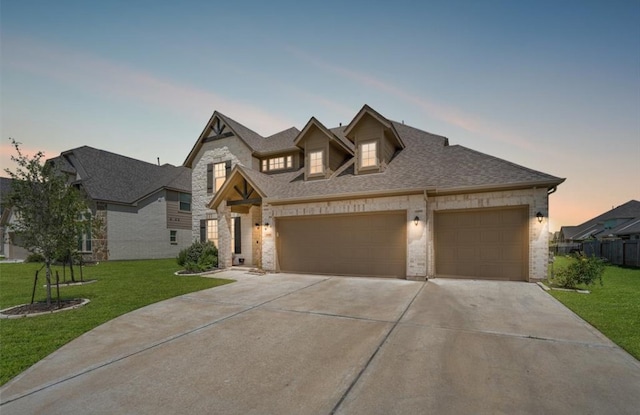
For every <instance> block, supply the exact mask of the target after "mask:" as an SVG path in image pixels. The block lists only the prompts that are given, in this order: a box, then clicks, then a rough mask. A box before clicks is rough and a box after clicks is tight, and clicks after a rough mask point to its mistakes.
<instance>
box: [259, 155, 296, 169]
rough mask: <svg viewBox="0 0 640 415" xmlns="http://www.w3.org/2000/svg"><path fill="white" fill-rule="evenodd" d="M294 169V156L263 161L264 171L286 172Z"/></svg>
mask: <svg viewBox="0 0 640 415" xmlns="http://www.w3.org/2000/svg"><path fill="white" fill-rule="evenodd" d="M291 168H293V156H282V157H273V158H270V159H266V160H262V171H272V170H284V169H291Z"/></svg>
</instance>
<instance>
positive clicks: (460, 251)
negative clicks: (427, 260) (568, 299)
mask: <svg viewBox="0 0 640 415" xmlns="http://www.w3.org/2000/svg"><path fill="white" fill-rule="evenodd" d="M527 216H528V208H527V207H515V208H503V209H469V210H461V211H443V212H436V213H435V217H434V234H435V236H434V238H435V254H436V275H438V276H448V277H451V276H454V277H456V276H457V277H461V278H470V277H471V278H486V279H506V280H527V279H528V227H527V224H528V220H527Z"/></svg>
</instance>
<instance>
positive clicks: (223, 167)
mask: <svg viewBox="0 0 640 415" xmlns="http://www.w3.org/2000/svg"><path fill="white" fill-rule="evenodd" d="M230 171H231V160H227V161H223V162H222V163H215V164H214V163H209V164H207V193H213V192H217V191H218V190H220V188H221V187H222V185H223V184H224V181H225V180H226V179H227V175H228V174H229V172H230Z"/></svg>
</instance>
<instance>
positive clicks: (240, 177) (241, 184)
mask: <svg viewBox="0 0 640 415" xmlns="http://www.w3.org/2000/svg"><path fill="white" fill-rule="evenodd" d="M263 197H265V194H264V191H263V190H260V189H259V188H258V186H257V185H256V184H255V183H254V181H253V180H251V178H250V177H249V176H248V175H247V174H245V172H244V171H243V170H242V168H241V167H240V166H238V165H236V166H235V167H234V168H233V170H232V171H231V173H230V174H229V177H227V180H226V181H225V183H224V184H223V185H222V187H221V188H220V190H219V191H218V192H217V193H216V195H215V196H214V197H213V199H211V202H209V205H208V208H209V209H216V208H217V207H218V206H219V205H220V203H221V202H222V201H223V200H226V201H227V206H229V207H230V209H231V211H232V212H237V213H246V212H248V211H249V209H250V208H251V206H253V205H260V204H261V203H262V198H263Z"/></svg>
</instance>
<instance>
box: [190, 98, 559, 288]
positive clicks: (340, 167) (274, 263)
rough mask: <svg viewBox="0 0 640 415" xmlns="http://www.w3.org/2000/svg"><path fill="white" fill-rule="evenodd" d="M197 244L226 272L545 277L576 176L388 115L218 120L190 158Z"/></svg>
mask: <svg viewBox="0 0 640 415" xmlns="http://www.w3.org/2000/svg"><path fill="white" fill-rule="evenodd" d="M184 166H185V167H188V168H191V169H192V201H193V206H192V219H193V228H192V232H193V238H199V239H200V240H212V241H214V242H215V243H216V245H217V246H218V249H219V259H220V265H221V266H223V267H230V266H232V265H238V264H245V265H250V266H254V267H260V268H263V269H264V270H266V271H270V272H296V273H317V274H334V275H354V276H376V277H394V278H408V279H425V278H426V277H463V278H488V279H502V280H522V281H531V280H538V279H542V278H545V277H546V275H547V262H548V243H549V242H548V237H547V235H548V220H547V219H548V218H547V216H548V195H549V194H550V193H552V192H554V191H555V190H556V188H557V186H558V185H559V184H560V183H562V182H563V181H564V179H561V178H558V177H554V176H551V175H549V174H545V173H541V172H538V171H535V170H531V169H528V168H525V167H522V166H518V165H516V164H514V163H511V162H508V161H505V160H501V159H499V158H496V157H492V156H489V155H486V154H483V153H480V152H478V151H475V150H471V149H468V148H466V147H463V146H459V145H450V144H449V140H448V139H447V138H446V137H442V136H438V135H434V134H430V133H428V132H425V131H422V130H419V129H417V128H413V127H410V126H408V125H405V124H404V123H400V122H395V121H392V120H389V119H387V118H386V117H384V116H383V115H382V114H380V113H378V112H377V111H375V110H374V109H373V108H371V107H369V106H367V105H365V106H363V107H362V109H361V110H360V111H358V113H357V114H355V116H354V117H353V119H352V120H351V121H350V122H349V123H348V124H347V125H344V126H342V125H340V126H338V127H334V128H328V127H327V126H325V125H324V124H322V122H321V121H320V120H318V119H316V118H315V117H312V118H311V119H310V120H309V121H308V122H307V124H306V125H305V126H304V128H302V130H301V131H300V130H298V129H296V128H289V129H287V130H284V131H281V132H279V133H277V134H274V135H272V136H269V137H262V136H261V135H259V134H258V133H256V132H254V131H252V130H251V129H249V128H247V127H245V126H244V125H242V124H240V123H239V122H237V121H234V120H233V119H231V118H229V117H227V116H226V115H223V114H221V113H220V112H217V111H215V112H214V113H213V115H212V116H211V118H210V119H209V121H208V122H207V124H206V125H205V127H204V129H203V131H202V133H201V134H200V136H199V137H198V139H197V141H196V142H195V144H194V146H193V148H192V149H191V151H190V152H189V154H188V156H187V158H186V160H185V162H184Z"/></svg>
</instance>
